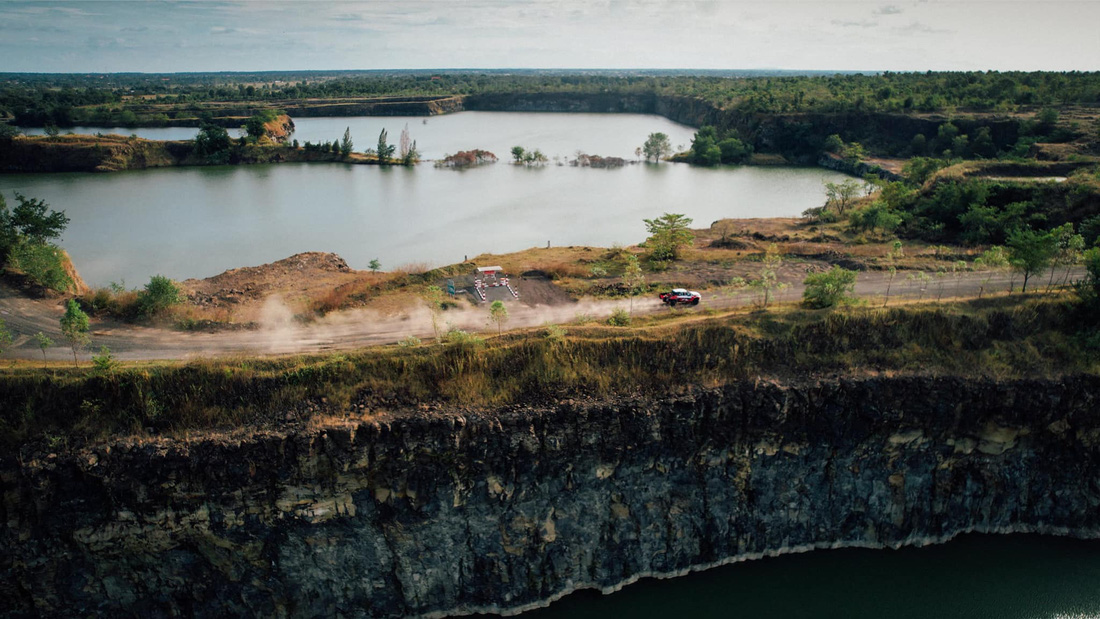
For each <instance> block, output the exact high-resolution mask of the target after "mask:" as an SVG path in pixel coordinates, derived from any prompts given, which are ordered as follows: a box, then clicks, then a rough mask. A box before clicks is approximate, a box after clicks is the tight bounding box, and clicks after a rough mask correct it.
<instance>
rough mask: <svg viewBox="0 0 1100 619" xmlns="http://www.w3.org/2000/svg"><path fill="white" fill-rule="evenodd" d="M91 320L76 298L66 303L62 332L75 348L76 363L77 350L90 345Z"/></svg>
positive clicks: (74, 361) (74, 360)
mask: <svg viewBox="0 0 1100 619" xmlns="http://www.w3.org/2000/svg"><path fill="white" fill-rule="evenodd" d="M89 330H90V322H89V320H88V315H87V314H85V313H84V310H82V309H80V306H79V305H78V304H77V302H76V300H75V299H69V301H68V302H67V303H66V304H65V315H64V316H62V317H61V333H62V335H64V336H65V339H66V340H68V341H69V346H70V347H72V349H73V364H76V352H77V351H78V350H80V349H81V348H83V347H85V346H87V345H88V342H89V341H90V340H91V336H90V335H89V333H88V332H89Z"/></svg>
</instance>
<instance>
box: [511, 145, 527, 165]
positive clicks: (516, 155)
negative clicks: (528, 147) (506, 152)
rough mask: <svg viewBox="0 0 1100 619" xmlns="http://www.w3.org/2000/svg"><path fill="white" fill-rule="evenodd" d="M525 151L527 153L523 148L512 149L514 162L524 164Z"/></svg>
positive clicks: (515, 147) (514, 147)
mask: <svg viewBox="0 0 1100 619" xmlns="http://www.w3.org/2000/svg"><path fill="white" fill-rule="evenodd" d="M524 151H525V149H524V148H523V147H522V146H513V147H512V160H513V161H514V162H515V163H523V155H524Z"/></svg>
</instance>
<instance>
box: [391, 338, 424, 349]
mask: <svg viewBox="0 0 1100 619" xmlns="http://www.w3.org/2000/svg"><path fill="white" fill-rule="evenodd" d="M397 345H398V346H400V347H401V348H416V347H417V346H420V338H418V337H416V336H415V335H410V336H408V337H406V338H405V339H403V340H401V341H400V342H398V343H397Z"/></svg>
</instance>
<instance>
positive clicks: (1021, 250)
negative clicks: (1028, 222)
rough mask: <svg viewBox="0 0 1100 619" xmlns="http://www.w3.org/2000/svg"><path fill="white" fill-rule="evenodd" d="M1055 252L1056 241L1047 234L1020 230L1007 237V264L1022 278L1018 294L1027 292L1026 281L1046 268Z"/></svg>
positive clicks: (1028, 229) (1056, 250)
mask: <svg viewBox="0 0 1100 619" xmlns="http://www.w3.org/2000/svg"><path fill="white" fill-rule="evenodd" d="M1057 252H1058V239H1057V238H1056V237H1055V236H1054V235H1053V234H1051V233H1049V232H1038V231H1035V230H1032V229H1031V228H1021V229H1019V230H1017V231H1015V232H1013V233H1012V234H1010V235H1009V237H1008V256H1009V263H1010V264H1011V265H1012V268H1014V269H1016V270H1017V271H1019V272H1020V273H1022V274H1023V276H1024V286H1023V289H1021V291H1020V292H1027V282H1028V280H1029V279H1031V276H1032V275H1034V274H1035V273H1038V272H1040V271H1042V270H1043V269H1045V268H1047V266H1049V265H1050V262H1051V260H1053V259H1054V256H1055V254H1056V253H1057Z"/></svg>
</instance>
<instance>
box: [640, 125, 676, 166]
mask: <svg viewBox="0 0 1100 619" xmlns="http://www.w3.org/2000/svg"><path fill="white" fill-rule="evenodd" d="M670 153H672V143H671V142H669V139H668V136H667V135H665V134H664V133H661V132H657V133H651V134H649V137H647V138H646V141H645V143H644V144H642V154H644V155H645V159H646V161H649V160H650V159H652V160H653V162H654V163H660V162H661V158H662V157H665V156H668V155H669V154H670Z"/></svg>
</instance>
